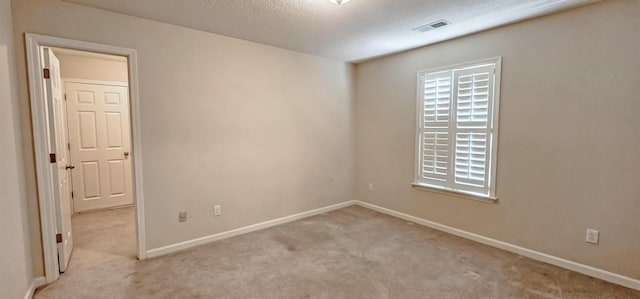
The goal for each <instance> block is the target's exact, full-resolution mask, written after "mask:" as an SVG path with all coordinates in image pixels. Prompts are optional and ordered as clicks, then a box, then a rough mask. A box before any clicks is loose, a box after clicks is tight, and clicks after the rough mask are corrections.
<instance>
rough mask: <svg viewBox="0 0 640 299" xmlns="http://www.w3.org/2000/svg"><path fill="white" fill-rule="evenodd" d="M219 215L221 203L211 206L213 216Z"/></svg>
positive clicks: (220, 213)
mask: <svg viewBox="0 0 640 299" xmlns="http://www.w3.org/2000/svg"><path fill="white" fill-rule="evenodd" d="M220 215H222V206H221V205H215V206H213V216H220Z"/></svg>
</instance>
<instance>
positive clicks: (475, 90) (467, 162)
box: [453, 64, 495, 194]
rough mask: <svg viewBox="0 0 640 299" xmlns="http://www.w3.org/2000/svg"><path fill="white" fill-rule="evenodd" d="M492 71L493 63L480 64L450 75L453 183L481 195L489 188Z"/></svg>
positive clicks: (493, 68)
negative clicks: (453, 156) (453, 123)
mask: <svg viewBox="0 0 640 299" xmlns="http://www.w3.org/2000/svg"><path fill="white" fill-rule="evenodd" d="M494 70H495V65H493V64H491V65H484V66H478V67H473V68H468V69H464V70H459V71H456V72H455V73H454V76H453V80H454V88H455V92H454V98H455V103H456V108H455V111H454V113H455V127H456V138H455V147H454V152H455V158H454V160H453V165H454V166H453V167H454V169H455V171H454V172H453V177H454V185H458V186H457V188H459V189H464V190H469V191H476V192H480V193H483V194H485V193H487V192H488V188H489V184H488V178H489V157H490V155H491V151H490V150H491V142H490V141H491V137H492V128H491V122H490V121H491V116H492V115H491V113H490V112H491V111H492V108H493V105H492V102H493V101H492V99H493V96H492V95H493V81H494ZM460 185H462V186H460Z"/></svg>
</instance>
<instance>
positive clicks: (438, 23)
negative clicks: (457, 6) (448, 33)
mask: <svg viewBox="0 0 640 299" xmlns="http://www.w3.org/2000/svg"><path fill="white" fill-rule="evenodd" d="M449 24H451V22H449V21H447V20H444V19H442V20H439V21H435V22H433V23H429V24H427V25H422V26H420V27H416V28H413V29H412V30H413V31H418V32H427V31H431V30H434V29H438V28H442V27H444V26H447V25H449Z"/></svg>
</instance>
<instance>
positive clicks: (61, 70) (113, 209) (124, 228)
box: [26, 34, 146, 283]
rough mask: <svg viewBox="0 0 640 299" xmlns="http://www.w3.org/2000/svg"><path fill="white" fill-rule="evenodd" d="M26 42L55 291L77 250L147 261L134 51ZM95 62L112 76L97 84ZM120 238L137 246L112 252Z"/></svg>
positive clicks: (35, 38)
mask: <svg viewBox="0 0 640 299" xmlns="http://www.w3.org/2000/svg"><path fill="white" fill-rule="evenodd" d="M26 42H27V63H28V70H29V81H30V82H29V83H30V86H29V92H30V96H31V110H32V122H33V135H34V136H33V137H34V145H35V155H36V175H37V178H38V195H39V203H40V216H41V226H42V241H43V250H44V258H45V277H46V280H47V282H48V283H51V282H53V281H55V280H57V279H58V277H59V275H60V272H64V271H65V270H66V268H67V265H68V263H69V260H70V259H73V257H72V254H71V253H72V251H73V248H74V242H75V243H76V244H75V245H76V246H78V245H79V246H80V247H79V248H82V250H84V249H90V248H93V249H96V248H97V247H99V246H102V248H101V249H102V250H107V251H109V250H111V249H113V250H115V251H118V252H114V253H116V254H121V255H122V254H124V255H129V256H130V257H132V258H135V257H136V256H137V258H138V259H144V258H146V248H145V242H144V239H145V238H144V209H143V196H142V195H143V194H142V174H141V150H140V140H141V139H140V133H139V132H140V125H139V122H138V121H139V117H138V116H139V109H138V89H137V68H136V60H137V57H136V51H135V50H133V49H127V48H120V47H114V46H108V45H101V44H95V43H88V42H82V41H76V40H69V39H62V38H56V37H49V36H42V35H35V34H27V35H26ZM90 60H93V61H94V62H95V61H101V62H102V63H103V64H104V65H107V64H108V65H109V66H110V67H111V69H108V68H102V69H103V72H102V74H99V73H100V71H99V70H100V69H101V68H100V67H99V66H98V65H93V66H89V67H87V65H86V64H87V63H89V61H90ZM83 61H84V63H80V62H83ZM104 65H103V66H104ZM118 68H120V69H121V70H120V71H119V72H114V69H118ZM96 71H97V72H96ZM83 72H84V73H83ZM96 74H98V77H95V76H96ZM114 74H116V76H119V77H115V79H114V78H113V77H109V76H113V75H114ZM100 76H103V77H100ZM114 225H115V226H114ZM74 231H75V232H74ZM118 234H120V237H125V236H129V237H128V239H129V240H130V241H131V242H130V243H131V244H130V245H131V246H126V245H125V246H117V245H114V244H117V243H118V242H117V240H118V239H119V238H120V237H119V236H118ZM105 240H107V241H108V240H111V241H113V242H114V244H108V243H104V241H105ZM121 243H122V242H121ZM127 248H128V249H129V250H128V251H127ZM122 249H125V251H126V252H122ZM113 250H112V251H113ZM78 255H80V256H82V254H80V253H78Z"/></svg>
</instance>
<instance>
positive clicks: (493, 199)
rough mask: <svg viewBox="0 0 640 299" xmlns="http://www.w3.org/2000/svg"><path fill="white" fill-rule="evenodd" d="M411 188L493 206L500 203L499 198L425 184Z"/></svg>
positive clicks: (413, 184) (416, 184)
mask: <svg viewBox="0 0 640 299" xmlns="http://www.w3.org/2000/svg"><path fill="white" fill-rule="evenodd" d="M411 187H413V189H418V190H423V191H429V192H433V193H438V194H444V195H449V196H455V197H460V198H465V199H471V200H475V201H480V202H483V203H492V204H496V203H498V198H496V197H489V196H482V195H474V194H469V193H464V192H460V191H454V190H447V189H440V188H436V187H432V186H428V185H423V184H418V183H412V184H411Z"/></svg>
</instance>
